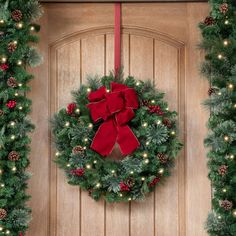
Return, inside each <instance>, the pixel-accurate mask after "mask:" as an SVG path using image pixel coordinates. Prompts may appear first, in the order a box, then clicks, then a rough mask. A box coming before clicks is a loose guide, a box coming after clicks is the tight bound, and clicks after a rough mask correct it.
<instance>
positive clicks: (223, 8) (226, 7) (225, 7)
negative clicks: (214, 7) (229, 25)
mask: <svg viewBox="0 0 236 236" xmlns="http://www.w3.org/2000/svg"><path fill="white" fill-rule="evenodd" d="M219 9H220V12H221V13H222V14H225V13H227V12H228V10H229V5H228V4H227V3H226V2H225V3H222V4H221V5H220V7H219Z"/></svg>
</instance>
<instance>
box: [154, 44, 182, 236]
mask: <svg viewBox="0 0 236 236" xmlns="http://www.w3.org/2000/svg"><path fill="white" fill-rule="evenodd" d="M179 59H180V58H179V49H178V48H176V47H174V46H172V45H168V44H167V43H165V42H160V41H158V40H155V84H156V87H157V88H158V89H159V90H160V91H163V92H165V100H166V101H168V103H169V108H170V110H176V111H178V108H179V102H180V101H179V99H178V97H179V92H181V91H179V86H180V85H181V84H182V83H184V79H185V78H184V77H183V78H180V77H179V75H180V72H179V70H180V61H179ZM181 66H184V64H183V63H182V64H181ZM163 68H164V69H163ZM181 79H183V81H181ZM182 102H183V103H184V102H185V101H182ZM178 112H179V111H178ZM179 158H184V157H183V156H182V157H181V156H179ZM171 173H172V176H171V177H170V178H168V179H167V181H166V183H165V185H164V186H160V187H159V188H157V189H156V194H155V197H156V205H155V225H156V235H165V236H172V235H177V232H178V235H185V234H184V232H181V231H180V229H179V219H180V217H183V218H184V217H185V216H184V215H182V216H180V215H179V214H180V213H179V204H180V205H181V206H182V204H181V200H182V199H184V194H185V192H180V191H179V188H178V186H179V185H184V182H182V183H179V181H180V179H179V175H184V171H183V169H181V168H179V166H178V161H176V167H175V169H173V170H172V172H171ZM183 204H184V202H183ZM167 209H169V210H167ZM170 209H173V210H170Z"/></svg>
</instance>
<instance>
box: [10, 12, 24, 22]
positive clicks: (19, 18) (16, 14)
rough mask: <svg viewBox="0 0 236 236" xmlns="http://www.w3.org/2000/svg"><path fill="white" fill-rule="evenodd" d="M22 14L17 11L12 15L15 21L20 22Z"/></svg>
mask: <svg viewBox="0 0 236 236" xmlns="http://www.w3.org/2000/svg"><path fill="white" fill-rule="evenodd" d="M22 16H23V15H22V12H21V11H20V10H15V11H13V12H12V13H11V18H12V19H13V20H14V21H20V20H21V19H22Z"/></svg>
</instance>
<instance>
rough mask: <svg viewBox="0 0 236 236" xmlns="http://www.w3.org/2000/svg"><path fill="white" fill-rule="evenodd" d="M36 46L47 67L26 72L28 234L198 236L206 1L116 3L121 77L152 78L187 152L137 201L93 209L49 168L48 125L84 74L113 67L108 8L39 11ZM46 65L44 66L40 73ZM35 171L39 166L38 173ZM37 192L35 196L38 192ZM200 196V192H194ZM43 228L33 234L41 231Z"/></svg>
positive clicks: (204, 191) (204, 205)
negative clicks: (29, 108)
mask: <svg viewBox="0 0 236 236" xmlns="http://www.w3.org/2000/svg"><path fill="white" fill-rule="evenodd" d="M44 8H45V15H44V17H43V18H42V20H41V22H42V32H41V38H42V40H41V43H40V48H41V51H42V52H43V54H44V57H45V63H44V65H42V66H41V67H40V68H38V69H36V70H34V71H33V73H35V74H36V79H35V80H34V81H33V82H32V87H33V89H32V91H33V92H32V93H31V94H30V96H31V98H32V99H33V101H34V102H33V113H32V119H33V121H34V123H35V124H36V126H37V130H36V132H35V133H34V134H33V143H32V154H31V162H32V165H31V171H32V172H33V173H34V176H33V178H32V179H31V182H30V190H29V191H30V194H31V195H32V196H33V198H32V201H31V207H32V208H33V216H34V219H33V222H32V225H31V228H30V231H29V233H28V235H29V236H33V235H37V236H70V235H74V236H121V235H122V236H143V235H146V236H175V235H176V236H177V235H179V236H184V235H188V236H201V235H205V232H204V229H203V222H204V220H205V217H206V216H207V212H208V210H209V208H210V198H211V189H210V184H209V181H208V180H207V168H206V159H205V150H204V147H203V144H202V140H203V138H204V136H205V133H206V129H205V122H206V120H207V114H206V112H205V110H204V109H203V108H202V107H201V105H200V104H201V101H202V100H203V99H204V97H205V96H206V94H207V93H206V91H207V87H208V86H207V83H206V81H203V80H200V78H199V74H198V65H199V64H200V61H201V58H202V55H201V54H200V52H199V51H197V50H196V45H197V43H198V40H199V32H198V30H197V23H198V22H199V21H200V20H201V19H203V18H204V16H205V15H206V14H207V10H208V9H207V5H206V4H204V3H198V4H196V3H195V4H194V3H171V4H170V3H168V4H167V3H166V4H161V3H148V4H123V5H122V26H123V28H122V53H121V55H122V58H121V61H122V64H123V66H124V74H125V76H127V75H133V76H135V77H136V78H138V79H142V80H148V79H150V80H151V81H152V82H153V84H154V85H155V86H157V87H158V89H160V90H162V91H164V92H165V93H166V99H167V100H168V102H169V104H170V109H175V110H177V111H178V112H179V128H180V136H181V139H182V140H184V142H185V147H184V150H183V151H182V152H181V154H180V155H179V158H178V160H177V161H176V167H175V169H174V170H173V172H172V173H173V175H172V176H171V177H170V178H169V179H168V180H167V181H166V183H165V185H164V186H161V187H159V188H158V189H157V190H156V191H155V192H154V193H152V194H150V195H149V196H147V199H146V200H145V201H144V202H134V203H129V204H128V203H127V204H125V203H118V204H108V203H105V202H104V201H103V200H101V201H99V202H95V201H94V200H92V199H91V198H90V197H89V196H88V193H87V192H84V191H81V190H80V189H79V187H78V186H69V185H68V184H67V182H66V178H65V176H64V173H63V171H62V170H59V169H58V168H57V167H56V165H55V164H54V163H53V159H54V156H55V150H54V148H53V147H52V143H51V136H50V130H49V128H50V127H49V126H48V124H47V122H48V120H49V119H50V117H51V116H52V115H53V113H54V112H56V111H57V110H58V109H59V108H61V107H63V106H65V105H66V104H68V103H69V102H70V101H71V95H70V91H71V90H75V89H76V88H78V87H79V86H80V84H81V83H86V77H87V76H89V75H96V74H97V75H104V74H108V73H109V72H110V71H111V70H113V67H114V52H113V51H114V49H113V48H114V28H113V18H114V16H113V13H114V5H113V4H56V3H55V4H45V5H44ZM47 65H48V66H47ZM39 166H40V168H39ZM39 186H40V189H42V191H39V188H38V187H39ZM196 189H197V194H196ZM38 224H40V225H41V227H39V225H38Z"/></svg>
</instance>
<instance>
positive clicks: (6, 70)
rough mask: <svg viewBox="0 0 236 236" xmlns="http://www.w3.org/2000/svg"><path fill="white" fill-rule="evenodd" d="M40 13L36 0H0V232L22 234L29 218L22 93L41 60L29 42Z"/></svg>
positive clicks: (26, 105)
mask: <svg viewBox="0 0 236 236" xmlns="http://www.w3.org/2000/svg"><path fill="white" fill-rule="evenodd" d="M41 14H42V9H41V8H40V5H39V3H38V1H36V0H28V1H25V0H10V1H8V0H7V1H6V0H0V235H12V236H18V235H23V233H24V232H25V231H26V230H27V228H28V224H29V221H30V219H31V209H30V208H29V207H28V206H27V205H26V202H27V201H28V199H29V198H30V196H29V195H28V194H26V189H27V180H28V179H29V178H30V174H29V173H28V172H27V171H26V168H27V167H28V166H29V159H28V154H29V152H30V148H29V144H30V137H29V136H28V133H29V132H31V131H32V130H33V128H34V126H33V124H32V123H31V122H30V120H29V119H28V118H27V116H28V114H29V113H30V111H31V100H29V99H28V98H27V97H26V96H25V94H26V92H27V91H29V90H30V87H29V85H28V82H29V81H30V80H31V79H33V76H32V75H31V74H29V73H28V72H27V71H26V69H25V68H26V66H36V65H37V64H38V63H39V62H40V61H41V57H40V56H39V54H38V53H37V51H36V50H35V48H33V47H32V46H31V45H32V43H37V42H38V36H36V35H35V33H36V32H37V31H39V28H40V27H39V26H38V25H37V24H34V23H33V22H32V21H34V20H36V19H37V18H38V17H39V16H40V15H41Z"/></svg>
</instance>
